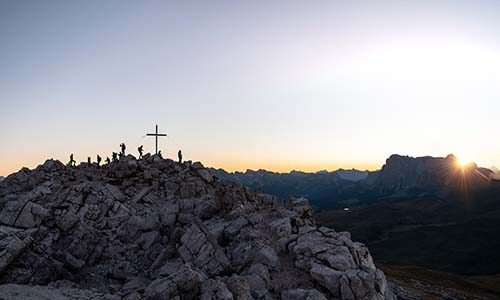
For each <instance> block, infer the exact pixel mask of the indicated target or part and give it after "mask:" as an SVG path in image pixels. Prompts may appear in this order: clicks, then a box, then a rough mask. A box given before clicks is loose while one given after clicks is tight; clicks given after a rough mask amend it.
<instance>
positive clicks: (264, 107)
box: [0, 0, 500, 175]
mask: <svg viewBox="0 0 500 300" xmlns="http://www.w3.org/2000/svg"><path fill="white" fill-rule="evenodd" d="M499 28H500V3H499V2H497V1H411V2H410V1H8V0H6V1H0V105H1V106H0V175H5V174H8V173H10V172H13V171H15V170H17V169H19V168H20V167H22V166H29V167H34V166H36V165H37V164H38V163H41V162H43V160H44V159H46V158H50V157H54V158H58V159H60V160H62V161H64V162H66V161H67V160H68V156H69V153H75V156H76V158H77V160H79V161H85V160H86V158H87V156H92V158H95V155H96V154H97V153H100V154H101V156H104V157H105V156H107V155H110V153H111V151H117V150H118V145H119V144H120V143H121V142H125V143H126V144H127V145H128V149H130V150H131V151H133V153H134V154H135V149H136V148H137V147H138V146H139V145H140V144H144V146H145V148H146V149H147V150H148V151H153V150H154V140H153V139H151V138H146V137H144V135H145V133H146V132H151V131H153V130H154V124H156V123H158V124H159V125H160V130H162V131H165V132H166V133H167V134H168V135H169V138H167V139H163V140H161V141H160V145H161V148H162V150H163V152H164V153H165V154H166V155H167V156H170V157H174V156H175V155H176V153H177V150H178V149H179V148H182V149H183V152H184V153H185V157H186V159H193V160H201V161H203V162H204V163H205V164H207V165H210V166H214V167H224V168H227V169H229V170H235V169H246V168H254V169H256V168H268V169H272V170H279V171H286V170H291V169H302V170H309V171H311V170H320V169H335V168H338V167H344V168H349V167H357V168H363V169H364V168H368V169H375V168H379V167H380V166H381V165H382V164H383V163H384V160H385V159H386V158H387V157H388V156H389V155H390V154H392V153H400V154H408V155H412V156H420V155H435V156H445V155H447V154H448V153H456V154H457V155H458V156H461V157H462V158H463V159H467V160H474V161H476V162H478V163H479V164H481V165H483V166H486V167H490V166H492V165H500V130H499V128H498V120H499V119H500V118H499V112H500V33H499V32H498V29H499Z"/></svg>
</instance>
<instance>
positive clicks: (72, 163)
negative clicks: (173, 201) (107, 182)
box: [68, 143, 182, 166]
mask: <svg viewBox="0 0 500 300" xmlns="http://www.w3.org/2000/svg"><path fill="white" fill-rule="evenodd" d="M126 149H127V146H125V143H121V144H120V152H118V153H117V152H113V153H112V154H111V159H109V157H106V160H105V162H106V163H107V164H109V163H111V162H117V161H118V160H119V159H121V158H122V157H124V156H125V150H126ZM137 151H138V152H139V159H142V158H143V153H144V146H143V145H140V146H139V148H137ZM158 156H159V157H160V158H163V157H162V154H161V150H160V151H158ZM177 157H178V159H179V163H182V151H181V150H179V152H177ZM101 161H102V157H101V156H100V155H99V154H97V160H96V162H97V166H100V165H101ZM87 162H88V164H91V163H92V162H91V159H90V157H88V159H87ZM68 165H69V166H75V165H76V160H75V159H74V156H73V153H71V155H70V156H69V162H68Z"/></svg>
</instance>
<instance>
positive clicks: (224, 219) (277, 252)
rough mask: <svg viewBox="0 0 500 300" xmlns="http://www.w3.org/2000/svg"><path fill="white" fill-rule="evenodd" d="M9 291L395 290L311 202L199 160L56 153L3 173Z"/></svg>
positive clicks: (260, 295) (148, 295)
mask: <svg viewBox="0 0 500 300" xmlns="http://www.w3.org/2000/svg"><path fill="white" fill-rule="evenodd" d="M0 291H3V292H2V295H3V296H2V297H4V299H126V300H136V299H206V300H208V299H390V298H392V297H393V296H392V293H391V292H390V291H389V290H388V288H387V281H386V279H385V276H384V274H383V272H382V271H380V270H378V269H377V268H376V267H375V265H374V263H373V261H372V258H371V256H370V253H369V251H368V249H367V248H366V247H365V246H364V245H363V244H361V243H357V242H353V241H351V238H350V235H349V233H347V232H336V231H334V230H332V229H328V228H324V227H322V228H318V227H316V226H315V223H314V219H313V217H312V213H311V209H310V207H309V203H308V201H307V200H306V199H291V200H287V201H282V200H280V199H278V198H276V197H273V196H270V195H266V194H260V193H255V192H251V191H250V190H249V189H247V188H244V187H242V186H241V185H239V184H235V183H227V182H222V181H219V180H217V178H215V177H213V176H212V175H211V174H210V172H209V171H208V170H207V169H205V168H204V167H203V165H202V164H201V163H199V162H196V163H191V162H186V163H184V164H179V163H176V162H173V161H172V160H169V159H162V158H160V157H158V156H155V155H153V156H150V155H146V156H145V157H144V159H141V160H136V159H135V158H134V157H133V156H131V155H129V156H126V157H124V158H122V159H121V160H120V161H118V162H115V163H111V164H108V165H105V166H103V167H98V166H96V165H94V164H92V165H90V164H81V165H80V166H78V167H67V166H65V165H63V164H62V163H61V162H59V161H55V160H48V161H46V162H45V163H44V164H42V165H40V166H38V167H37V168H36V169H34V170H29V169H26V168H24V169H22V170H20V171H19V172H17V173H15V174H12V175H10V176H8V177H7V178H5V180H3V181H2V182H1V183H0ZM16 291H17V292H16ZM5 297H7V298H5ZM0 298H1V297H0Z"/></svg>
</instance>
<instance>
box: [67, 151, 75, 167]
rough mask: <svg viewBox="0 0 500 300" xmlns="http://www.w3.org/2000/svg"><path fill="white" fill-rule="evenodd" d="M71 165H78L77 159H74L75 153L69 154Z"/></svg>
mask: <svg viewBox="0 0 500 300" xmlns="http://www.w3.org/2000/svg"><path fill="white" fill-rule="evenodd" d="M69 165H70V166H74V165H76V161H75V160H74V159H73V153H71V155H70V156H69Z"/></svg>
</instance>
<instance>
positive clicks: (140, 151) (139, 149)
mask: <svg viewBox="0 0 500 300" xmlns="http://www.w3.org/2000/svg"><path fill="white" fill-rule="evenodd" d="M137 151H139V159H141V158H142V151H144V150H143V149H142V145H141V146H140V147H139V148H137Z"/></svg>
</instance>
